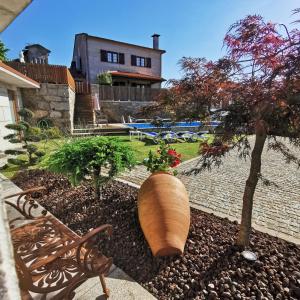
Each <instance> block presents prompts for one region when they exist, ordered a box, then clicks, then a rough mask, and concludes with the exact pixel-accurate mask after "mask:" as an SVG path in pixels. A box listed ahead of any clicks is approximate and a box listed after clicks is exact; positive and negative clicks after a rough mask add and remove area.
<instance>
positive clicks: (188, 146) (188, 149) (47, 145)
mask: <svg viewBox="0 0 300 300" xmlns="http://www.w3.org/2000/svg"><path fill="white" fill-rule="evenodd" d="M118 138H119V139H120V140H121V141H122V142H123V143H124V144H126V145H129V146H131V147H132V149H133V150H134V152H135V154H136V159H137V161H138V162H139V163H142V161H143V160H144V158H145V157H147V156H148V153H149V151H150V150H152V151H156V150H157V149H158V145H145V143H144V142H142V141H140V140H138V139H137V138H135V137H134V138H132V140H130V139H129V136H118ZM208 138H209V139H210V138H211V137H210V136H208ZM68 140H69V138H66V139H54V140H49V141H47V142H45V141H41V142H38V143H37V144H36V145H37V146H38V148H39V149H40V150H42V151H44V152H45V153H46V156H45V157H47V156H49V155H50V154H51V152H53V151H55V150H56V149H57V148H59V146H60V145H62V143H64V142H67V141H68ZM172 147H173V148H175V149H176V151H177V152H178V153H181V155H182V160H183V161H186V160H189V159H191V158H194V157H196V156H197V155H198V148H199V143H198V142H196V143H176V144H172ZM20 157H22V156H20ZM45 157H44V158H45ZM38 167H39V164H38V165H36V166H33V167H32V168H38ZM18 170H19V167H18V166H12V165H10V166H9V167H8V168H7V169H5V170H2V174H3V175H4V176H6V177H7V178H12V177H13V175H14V174H15V173H16V172H17V171H18Z"/></svg>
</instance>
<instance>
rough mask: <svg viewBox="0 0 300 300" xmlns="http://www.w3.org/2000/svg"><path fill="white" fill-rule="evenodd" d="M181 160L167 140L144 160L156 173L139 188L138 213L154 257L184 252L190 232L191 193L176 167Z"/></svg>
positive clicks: (148, 168) (150, 169)
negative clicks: (178, 174) (189, 193)
mask: <svg viewBox="0 0 300 300" xmlns="http://www.w3.org/2000/svg"><path fill="white" fill-rule="evenodd" d="M180 162H181V155H180V154H178V153H177V152H176V150H175V149H173V148H171V147H170V145H167V144H165V143H161V144H160V147H159V149H158V150H157V152H156V153H153V152H152V151H150V152H149V156H148V158H147V159H145V160H144V165H145V166H146V167H147V170H148V171H150V172H151V173H152V174H151V175H150V176H149V177H148V179H147V180H146V181H145V182H144V183H143V184H142V186H141V188H140V190H139V194H138V215H139V221H140V224H141V228H142V230H143V232H144V235H145V237H146V240H147V242H148V244H149V246H150V248H151V251H152V254H153V255H154V256H169V255H176V254H182V253H183V250H184V245H185V242H186V239H187V235H188V232H189V227H190V207H189V199H188V194H187V191H186V189H185V187H184V185H183V183H182V182H181V181H180V180H179V179H178V178H176V177H175V176H174V175H176V174H177V171H176V170H175V171H174V170H172V168H174V167H176V166H178V165H179V164H180Z"/></svg>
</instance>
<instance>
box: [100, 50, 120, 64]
mask: <svg viewBox="0 0 300 300" xmlns="http://www.w3.org/2000/svg"><path fill="white" fill-rule="evenodd" d="M100 52H101V61H104V62H109V63H113V64H125V57H124V53H118V52H112V51H106V50H101V51H100Z"/></svg>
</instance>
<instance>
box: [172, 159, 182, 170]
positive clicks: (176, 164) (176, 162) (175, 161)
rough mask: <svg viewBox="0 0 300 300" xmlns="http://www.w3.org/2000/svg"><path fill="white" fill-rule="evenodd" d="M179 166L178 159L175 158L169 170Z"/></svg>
mask: <svg viewBox="0 0 300 300" xmlns="http://www.w3.org/2000/svg"><path fill="white" fill-rule="evenodd" d="M179 164H180V159H178V158H176V159H175V160H174V161H173V162H172V163H171V168H174V167H176V166H178V165H179Z"/></svg>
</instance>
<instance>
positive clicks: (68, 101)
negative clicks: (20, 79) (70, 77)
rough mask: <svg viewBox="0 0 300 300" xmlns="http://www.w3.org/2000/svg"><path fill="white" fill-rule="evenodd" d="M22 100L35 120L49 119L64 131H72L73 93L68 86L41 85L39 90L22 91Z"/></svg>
mask: <svg viewBox="0 0 300 300" xmlns="http://www.w3.org/2000/svg"><path fill="white" fill-rule="evenodd" d="M22 99H23V106H24V107H26V108H28V109H30V110H32V111H33V112H34V114H35V119H36V120H39V119H42V118H49V119H50V120H51V121H52V122H53V124H54V125H55V126H58V127H60V128H61V129H63V130H64V131H65V130H70V131H72V130H73V119H74V105H75V92H74V91H73V90H72V89H71V88H70V87H69V86H68V85H66V84H52V83H41V88H40V89H26V90H25V89H22Z"/></svg>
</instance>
